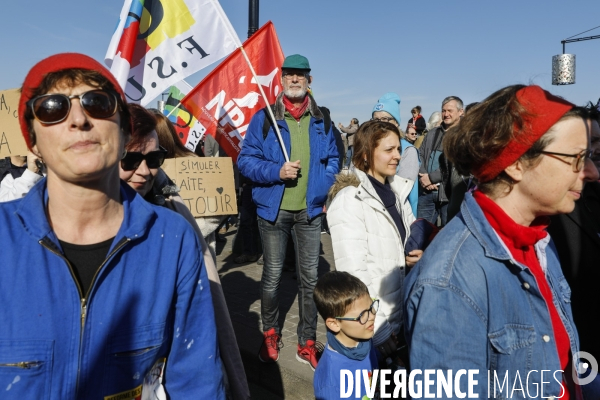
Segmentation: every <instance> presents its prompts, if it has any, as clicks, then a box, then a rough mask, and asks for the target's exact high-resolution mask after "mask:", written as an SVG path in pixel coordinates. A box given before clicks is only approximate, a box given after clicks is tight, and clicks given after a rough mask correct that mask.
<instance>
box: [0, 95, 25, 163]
mask: <svg viewBox="0 0 600 400" xmlns="http://www.w3.org/2000/svg"><path fill="white" fill-rule="evenodd" d="M19 96H21V94H20V93H19V90H18V89H10V90H4V91H1V92H0V157H8V156H26V155H27V145H26V144H25V139H23V135H22V134H21V128H20V127H19V111H18V110H19Z"/></svg>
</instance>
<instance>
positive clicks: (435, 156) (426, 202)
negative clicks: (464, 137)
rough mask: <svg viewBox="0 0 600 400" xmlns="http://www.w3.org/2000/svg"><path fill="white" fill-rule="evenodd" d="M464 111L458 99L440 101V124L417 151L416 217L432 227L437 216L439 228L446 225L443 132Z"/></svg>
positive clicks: (447, 196)
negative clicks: (417, 193) (417, 187)
mask: <svg viewBox="0 0 600 400" xmlns="http://www.w3.org/2000/svg"><path fill="white" fill-rule="evenodd" d="M463 109H464V106H463V102H462V100H461V99H460V98H459V97H457V96H448V97H446V98H445V99H444V101H442V124H441V125H440V126H438V127H437V128H435V129H434V130H432V131H430V132H428V133H427V136H425V140H424V141H423V144H422V145H421V147H420V148H419V157H420V158H421V167H420V169H419V184H420V190H419V204H418V207H417V218H424V219H426V220H427V221H429V222H431V223H432V224H436V223H437V219H438V217H439V218H440V220H441V224H440V227H442V226H444V225H446V222H448V221H447V219H448V201H449V200H448V199H449V193H446V190H447V189H450V185H449V182H444V179H443V176H442V170H441V169H440V156H441V155H442V151H443V146H442V141H443V139H444V135H445V133H446V131H447V130H448V129H450V127H452V126H454V125H455V124H457V123H458V121H459V120H460V118H461V117H462V116H463V114H464V110H463ZM442 162H443V160H442ZM448 179H449V176H448Z"/></svg>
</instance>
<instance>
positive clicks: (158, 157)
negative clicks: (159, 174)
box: [121, 146, 167, 171]
mask: <svg viewBox="0 0 600 400" xmlns="http://www.w3.org/2000/svg"><path fill="white" fill-rule="evenodd" d="M158 148H159V149H158V150H155V151H151V152H149V153H146V154H142V153H140V152H137V151H128V152H127V154H125V157H123V158H122V159H121V168H122V169H123V171H133V170H136V169H138V167H139V166H140V164H141V163H142V161H144V160H146V165H147V166H148V168H158V167H160V166H161V165H163V163H164V162H165V156H166V155H167V150H166V149H165V148H164V147H162V146H158Z"/></svg>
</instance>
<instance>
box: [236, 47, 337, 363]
mask: <svg viewBox="0 0 600 400" xmlns="http://www.w3.org/2000/svg"><path fill="white" fill-rule="evenodd" d="M281 70H282V77H281V84H282V86H283V92H282V93H280V94H279V95H278V96H277V99H276V100H275V104H274V105H272V106H271V107H272V109H273V114H274V116H275V120H276V121H275V123H276V124H277V126H278V127H279V130H280V132H281V138H282V140H283V146H285V150H286V152H287V154H289V159H290V161H286V160H285V156H284V153H283V151H282V145H281V144H280V142H279V140H278V138H277V134H276V132H275V128H274V126H273V123H271V122H270V121H271V120H270V117H269V116H268V115H267V110H264V111H261V112H257V113H256V114H255V115H254V117H253V118H252V121H251V122H250V126H249V127H248V131H247V132H246V137H245V138H244V144H243V147H242V151H241V153H240V155H239V157H238V167H239V169H240V172H241V173H242V174H243V175H244V176H246V177H247V178H249V179H251V180H252V181H253V182H254V183H255V186H254V189H253V191H252V198H253V200H254V202H255V203H256V206H257V214H258V217H259V218H258V226H259V229H260V234H261V238H262V243H263V255H264V257H263V258H264V267H263V274H262V280H261V318H262V324H263V331H264V340H263V343H262V346H261V349H260V352H259V358H260V360H261V361H263V362H275V361H277V360H278V359H279V348H280V346H281V331H280V327H279V325H278V319H279V296H278V292H279V282H280V280H281V272H282V269H283V263H284V259H285V250H286V245H287V241H288V240H289V239H290V238H292V239H293V241H294V246H295V248H296V264H297V271H298V286H299V294H298V309H299V316H300V319H299V321H298V329H297V334H298V351H297V353H296V358H297V359H298V361H300V362H303V363H307V364H309V365H310V366H311V368H312V369H313V370H314V369H315V368H316V366H317V362H318V357H319V356H320V353H319V351H318V350H317V347H316V346H315V344H317V342H316V329H317V308H316V305H315V303H314V300H313V290H314V287H315V284H316V282H317V267H318V264H319V250H320V243H321V215H322V214H323V206H324V204H325V200H326V199H327V191H328V190H329V188H330V186H331V185H332V184H333V182H334V181H335V174H337V173H338V172H339V154H338V150H337V147H336V141H335V137H334V134H333V131H332V128H331V122H330V119H329V116H328V115H327V116H325V115H324V112H323V111H322V110H321V108H319V107H318V106H317V103H316V102H315V100H314V98H313V97H312V95H311V94H310V93H309V92H308V88H309V85H310V84H311V82H312V76H310V64H309V63H308V59H307V58H306V57H304V56H301V55H299V54H294V55H291V56H289V57H287V58H286V59H285V60H284V62H283V66H282V67H281ZM326 119H327V121H328V123H326ZM267 128H268V130H267Z"/></svg>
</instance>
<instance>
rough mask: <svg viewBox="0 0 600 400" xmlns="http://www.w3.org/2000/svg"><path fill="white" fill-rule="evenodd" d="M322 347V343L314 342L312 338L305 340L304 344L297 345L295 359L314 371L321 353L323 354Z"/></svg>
mask: <svg viewBox="0 0 600 400" xmlns="http://www.w3.org/2000/svg"><path fill="white" fill-rule="evenodd" d="M323 349H324V347H323V343H321V342H315V341H314V340H307V341H306V345H304V346H301V345H298V352H297V353H296V360H298V361H300V362H301V363H304V364H308V365H310V368H312V370H313V371H314V370H315V368H317V364H318V363H319V359H320V358H321V354H323Z"/></svg>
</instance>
